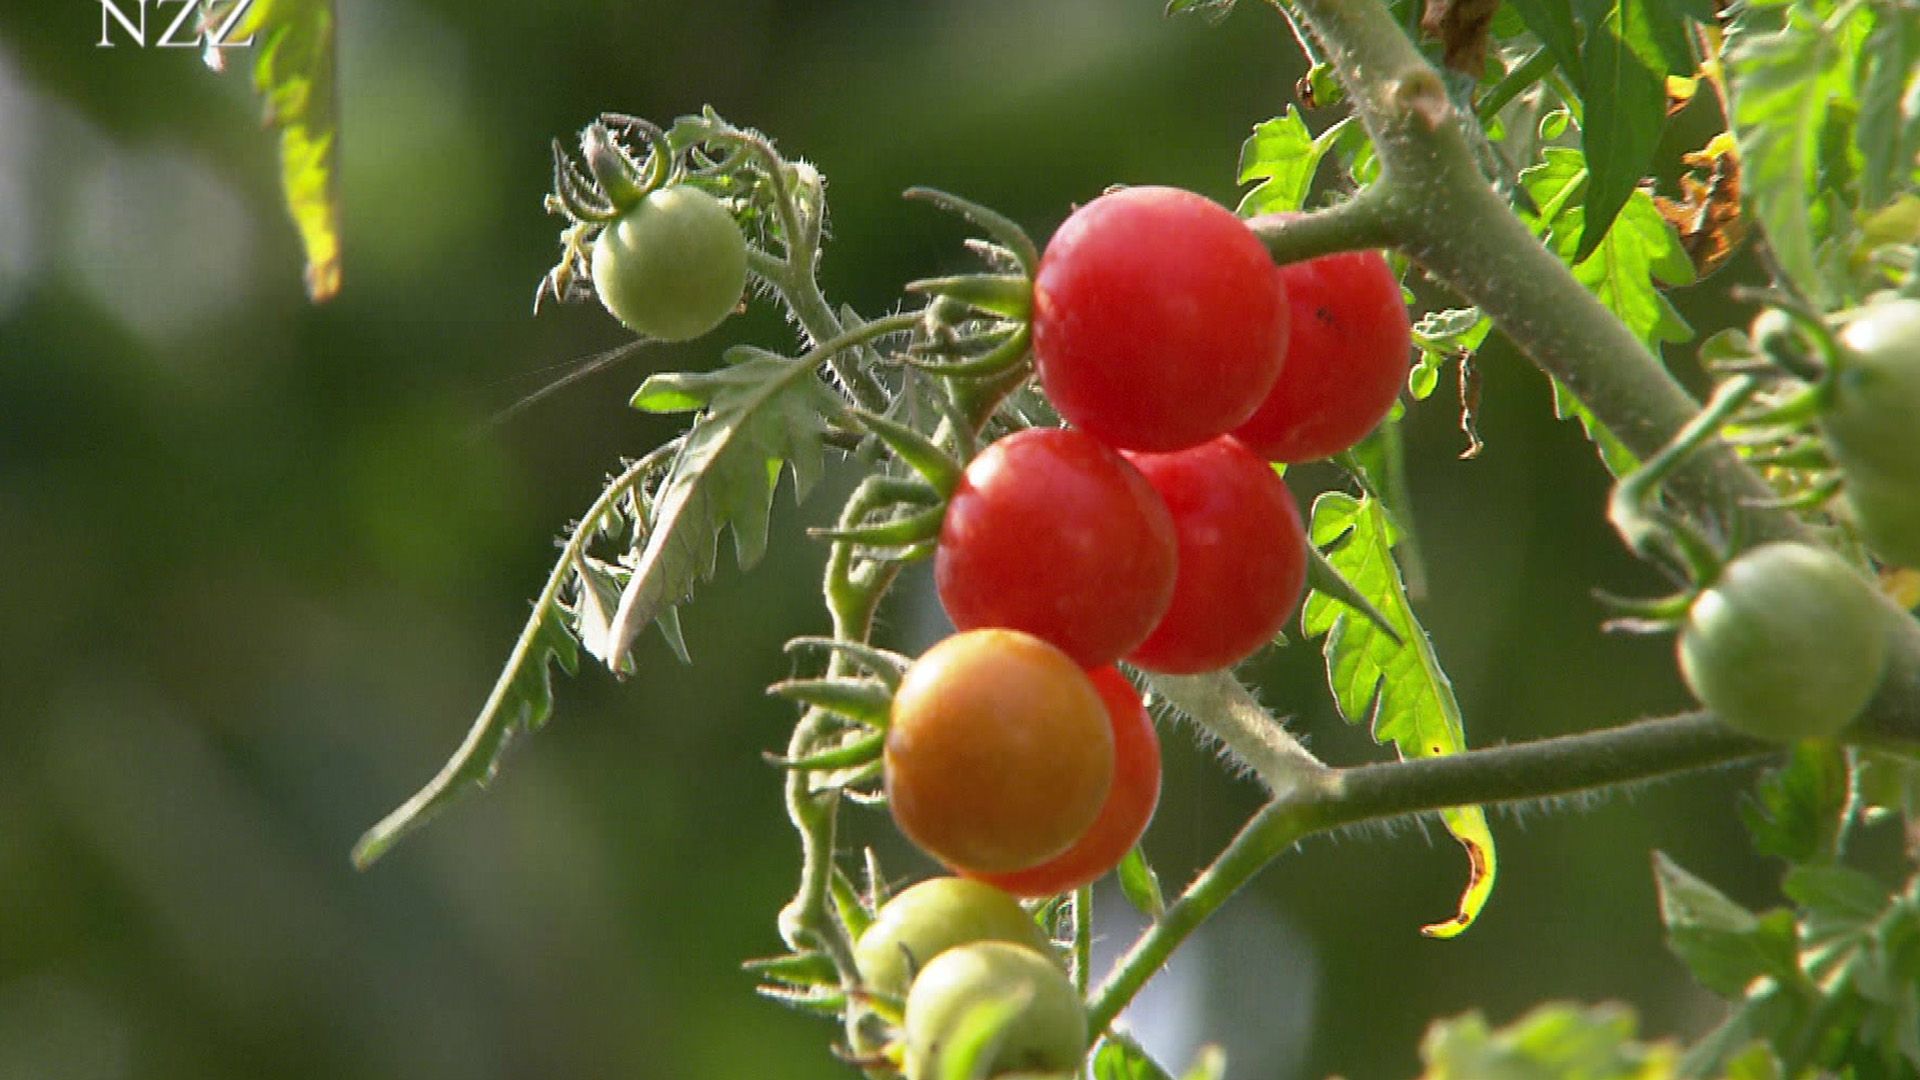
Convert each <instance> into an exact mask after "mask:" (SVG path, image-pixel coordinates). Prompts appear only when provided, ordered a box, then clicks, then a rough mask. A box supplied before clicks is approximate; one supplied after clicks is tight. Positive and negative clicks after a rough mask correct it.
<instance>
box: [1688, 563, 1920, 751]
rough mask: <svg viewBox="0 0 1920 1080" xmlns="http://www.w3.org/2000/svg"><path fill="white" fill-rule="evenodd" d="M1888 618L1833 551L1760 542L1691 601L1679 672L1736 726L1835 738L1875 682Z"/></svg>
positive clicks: (1768, 733)
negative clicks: (1760, 543) (1759, 544)
mask: <svg viewBox="0 0 1920 1080" xmlns="http://www.w3.org/2000/svg"><path fill="white" fill-rule="evenodd" d="M1888 626H1889V622H1888V619H1887V616H1886V613H1885V612H1884V611H1883V609H1882V607H1881V605H1880V603H1879V601H1878V600H1877V599H1875V597H1874V595H1873V590H1872V589H1871V588H1870V587H1869V586H1868V585H1867V583H1866V582H1865V581H1863V580H1861V578H1860V575H1859V574H1857V573H1855V572H1854V571H1853V569H1852V568H1850V567H1848V566H1847V564H1846V563H1844V562H1842V561H1841V560H1840V559H1839V557H1838V556H1835V555H1834V554H1833V553H1831V552H1829V551H1825V550H1822V549H1820V548H1815V547H1809V546H1808V545H1805V544H1786V543H1781V544H1766V545H1763V546H1761V547H1757V548H1754V549H1753V550H1751V551H1748V552H1746V553H1744V554H1743V555H1741V556H1740V557H1739V558H1738V559H1735V560H1734V561H1733V562H1732V563H1730V564H1728V565H1727V567H1726V569H1725V570H1724V571H1722V573H1721V574H1720V577H1719V579H1718V580H1716V581H1714V582H1713V583H1712V585H1710V586H1709V587H1708V588H1707V589H1706V590H1705V591H1703V592H1702V593H1701V594H1700V595H1699V597H1698V598H1696V599H1695V600H1694V601H1693V605H1692V607H1691V609H1690V610H1689V611H1688V613H1687V621H1686V625H1685V626H1684V627H1683V628H1682V629H1681V631H1680V641H1679V652H1680V670H1681V673H1682V674H1684V675H1685V676H1686V680H1687V685H1688V686H1690V687H1692V688H1693V692H1694V693H1695V694H1697V695H1699V698H1700V702H1701V704H1703V705H1705V706H1707V707H1708V708H1709V709H1712V710H1713V711H1714V712H1715V713H1717V714H1718V715H1719V716H1720V717H1721V718H1722V719H1723V720H1725V721H1726V722H1727V723H1729V724H1731V725H1733V726H1734V727H1736V728H1739V729H1740V730H1741V731H1744V732H1747V733H1748V734H1751V735H1757V736H1760V737H1761V738H1765V739H1773V740H1776V741H1780V742H1790V741H1793V740H1795V739H1807V738H1831V737H1832V736H1834V735H1837V734H1839V733H1840V732H1841V731H1842V730H1844V729H1845V728H1846V726H1847V725H1848V724H1850V723H1851V722H1852V721H1853V719H1854V718H1855V717H1856V716H1858V715H1860V710H1861V709H1862V708H1864V707H1865V706H1866V704H1867V699H1869V698H1871V697H1872V696H1873V693H1874V691H1875V690H1876V689H1878V687H1879V685H1880V677H1881V672H1882V671H1883V670H1884V668H1885V664H1886V655H1887V634H1888Z"/></svg>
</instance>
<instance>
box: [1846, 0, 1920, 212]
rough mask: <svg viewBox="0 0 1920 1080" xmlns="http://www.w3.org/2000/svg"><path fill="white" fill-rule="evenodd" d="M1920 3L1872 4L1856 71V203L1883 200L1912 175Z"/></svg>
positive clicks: (1919, 142) (1919, 117) (1919, 123)
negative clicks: (1918, 6) (1869, 29)
mask: <svg viewBox="0 0 1920 1080" xmlns="http://www.w3.org/2000/svg"><path fill="white" fill-rule="evenodd" d="M1916 72H1920V9H1916V8H1913V7H1910V6H1895V5H1892V4H1877V5H1875V6H1874V8H1873V30H1872V32H1871V33H1870V34H1868V35H1867V41H1866V45H1865V46H1864V48H1863V49H1862V51H1861V53H1860V59H1859V64H1858V69H1857V71H1856V74H1855V83H1856V90H1855V93H1856V95H1857V97H1858V100H1859V102H1860V115H1859V119H1858V122H1857V125H1856V128H1855V130H1856V132H1857V138H1858V140H1859V146H1860V151H1861V155H1862V171H1861V175H1860V205H1862V206H1865V207H1878V206H1884V205H1886V203H1887V202H1888V201H1889V200H1891V199H1892V198H1893V197H1894V195H1895V194H1897V193H1898V192H1899V190H1900V189H1901V188H1903V187H1906V186H1908V185H1910V184H1911V183H1912V182H1913V179H1914V159H1915V155H1916V154H1917V153H1920V78H1916Z"/></svg>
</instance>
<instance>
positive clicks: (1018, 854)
mask: <svg viewBox="0 0 1920 1080" xmlns="http://www.w3.org/2000/svg"><path fill="white" fill-rule="evenodd" d="M885 768H886V783H887V802H888V806H889V807H890V808H891V809H892V811H893V820H894V823H895V824H897V825H899V826H900V831H901V832H903V833H906V834H907V838H908V839H910V840H912V841H913V842H914V843H916V844H919V845H920V847H921V848H923V849H924V850H925V851H926V852H927V853H928V854H929V855H932V856H933V857H934V858H936V859H939V860H940V861H941V862H943V863H945V864H947V865H948V866H951V867H953V868H954V869H956V870H965V871H972V872H975V873H980V872H985V873H997V872H1000V871H1006V870H1018V869H1020V868H1021V867H1023V866H1032V865H1034V864H1035V863H1039V862H1044V861H1045V860H1047V859H1051V858H1053V857H1054V856H1055V855H1058V854H1060V853H1061V852H1062V851H1065V850H1066V849H1067V848H1068V846H1070V845H1071V844H1072V843H1073V842H1074V841H1075V840H1077V839H1079V838H1080V835H1081V834H1082V833H1084V832H1086V831H1087V829H1088V827H1089V826H1091V825H1092V824H1093V821H1094V819H1095V818H1096V817H1098V816H1099V814H1100V807H1101V804H1103V803H1105V802H1106V799H1107V788H1108V787H1109V786H1110V785H1111V784H1112V783H1113V731H1112V725H1111V724H1110V723H1109V722H1108V720H1107V710H1106V706H1105V705H1104V704H1102V703H1101V700H1100V695H1099V693H1098V692H1096V691H1095V690H1094V688H1093V684H1092V683H1091V682H1089V681H1088V679H1087V674H1086V672H1084V671H1082V670H1081V669H1080V666H1079V665H1078V664H1075V663H1074V662H1073V660H1072V659H1071V658H1069V657H1068V656H1067V654H1066V653H1063V652H1061V651H1060V650H1059V649H1056V648H1054V647H1053V646H1051V645H1049V644H1047V643H1046V642H1044V641H1041V640H1040V639H1039V638H1037V637H1033V636H1032V635H1030V634H1023V633H1021V632H1019V631H1018V630H969V631H967V632H965V633H960V634H955V635H953V636H952V637H950V638H948V639H946V640H945V641H942V642H941V643H940V644H938V645H935V646H934V647H933V648H931V649H928V650H927V652H926V654H925V655H924V656H922V657H920V659H918V660H916V661H914V663H913V665H912V666H911V667H909V668H908V669H907V673H906V676H905V677H904V678H902V679H901V680H900V689H899V691H898V692H896V693H895V694H894V697H893V721H892V723H891V725H890V726H889V727H888V728H887V745H886V755H885Z"/></svg>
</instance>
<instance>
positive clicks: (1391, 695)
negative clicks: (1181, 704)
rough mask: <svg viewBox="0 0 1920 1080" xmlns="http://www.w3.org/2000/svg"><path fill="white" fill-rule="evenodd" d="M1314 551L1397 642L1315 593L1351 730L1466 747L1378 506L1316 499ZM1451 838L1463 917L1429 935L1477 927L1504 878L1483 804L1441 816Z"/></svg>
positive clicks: (1421, 753) (1311, 604)
mask: <svg viewBox="0 0 1920 1080" xmlns="http://www.w3.org/2000/svg"><path fill="white" fill-rule="evenodd" d="M1309 533H1310V535H1311V538H1312V542H1313V545H1314V546H1315V547H1316V548H1320V549H1322V550H1324V551H1325V553H1326V556H1327V559H1328V561H1329V562H1330V563H1331V564H1332V565H1333V567H1334V569H1336V570H1338V571H1339V573H1340V575H1341V576H1342V577H1343V578H1345V579H1346V580H1347V581H1348V582H1349V583H1351V584H1352V585H1353V587H1354V588H1355V589H1356V590H1357V591H1358V592H1359V593H1360V595H1362V596H1364V597H1365V598H1366V599H1367V600H1368V601H1369V602H1370V603H1371V604H1372V605H1373V606H1374V607H1375V608H1376V609H1377V610H1378V611H1379V612H1380V613H1381V614H1382V615H1383V616H1384V617H1385V619H1386V620H1387V622H1388V623H1389V624H1390V625H1391V626H1392V627H1393V628H1394V630H1395V631H1396V632H1397V633H1398V634H1399V637H1400V642H1399V643H1397V644H1396V643H1395V642H1394V640H1393V639H1392V638H1390V637H1388V636H1387V635H1386V634H1385V633H1383V632H1382V631H1381V630H1380V628H1378V627H1376V626H1374V625H1373V624H1372V623H1371V622H1369V621H1367V620H1366V619H1365V618H1361V617H1358V616H1357V615H1356V613H1355V612H1354V611H1353V609H1351V608H1349V607H1348V606H1346V605H1345V604H1341V603H1339V602H1337V601H1335V600H1334V599H1332V598H1331V597H1328V596H1326V595H1324V594H1322V593H1318V592H1315V593H1311V594H1309V595H1308V597H1307V602H1306V608H1305V611H1304V613H1303V614H1302V616H1301V628H1302V630H1303V632H1304V633H1306V634H1307V635H1308V636H1310V637H1311V636H1316V635H1322V634H1324V635H1326V641H1325V642H1324V643H1323V646H1322V647H1323V650H1324V652H1325V656H1326V664H1327V683H1328V685H1329V686H1330V687H1331V688H1332V690H1333V695H1334V701H1335V703H1336V704H1337V705H1338V706H1339V708H1340V714H1341V715H1342V716H1343V717H1345V718H1346V720H1347V722H1348V723H1352V724H1358V723H1368V722H1370V723H1371V724H1372V730H1373V738H1374V740H1375V741H1376V742H1380V743H1383V744H1385V743H1390V744H1392V745H1393V747H1394V748H1395V749H1396V750H1397V751H1398V752H1399V754H1400V756H1401V757H1402V758H1425V757H1438V756H1441V755H1445V754H1457V753H1460V752H1461V751H1463V750H1465V749H1466V731H1465V727H1464V725H1463V724H1462V722H1461V718H1460V705H1459V702H1458V701H1457V700H1455V698H1454V696H1453V684H1452V683H1451V682H1450V681H1449V680H1448V679H1447V675H1446V672H1445V671H1443V670H1441V668H1440V661H1439V658H1438V657H1437V656H1435V654H1434V651H1433V643H1432V641H1430V640H1429V639H1428V638H1427V634H1426V631H1425V630H1424V629H1422V628H1421V626H1420V623H1419V620H1417V619H1416V618H1415V617H1414V614H1413V607H1412V604H1411V603H1410V602H1409V601H1408V599H1407V593H1406V587H1405V585H1404V584H1403V583H1402V581H1401V578H1400V570H1399V567H1398V566H1397V565H1396V564H1395V562H1394V558H1393V545H1394V536H1393V528H1392V525H1391V523H1390V522H1389V521H1388V519H1387V515H1386V513H1385V511H1383V510H1382V509H1381V508H1380V504H1379V503H1378V502H1377V501H1376V500H1374V499H1372V498H1366V499H1355V498H1353V497H1352V496H1349V495H1345V494H1341V493H1338V492H1329V493H1327V494H1324V495H1321V496H1320V497H1319V498H1318V499H1316V500H1314V504H1313V513H1312V521H1311V526H1310V529H1309ZM1441 819H1442V820H1443V821H1444V822H1445V823H1446V826H1447V830H1448V831H1449V832H1451V833H1452V834H1453V836H1454V838H1455V839H1457V840H1459V841H1460V844H1461V846H1462V847H1464V848H1465V849H1466V852H1467V863H1468V868H1469V870H1468V876H1467V885H1466V888H1465V889H1464V890H1463V891H1462V892H1461V896H1460V910H1459V913H1458V914H1457V915H1456V916H1455V917H1454V918H1452V919H1449V920H1447V921H1445V922H1441V923H1435V924H1433V925H1431V926H1427V927H1424V928H1423V932H1424V933H1427V934H1429V935H1432V936H1435V937H1452V936H1454V935H1456V934H1459V933H1460V932H1462V931H1464V930H1465V929H1467V927H1469V926H1471V925H1473V921H1474V919H1475V918H1477V917H1478V916H1479V914H1480V910H1481V909H1482V908H1483V907H1485V906H1486V902H1487V897H1488V896H1489V895H1490V894H1491V893H1492V891H1493V884H1494V879H1495V876H1496V874H1497V871H1498V866H1499V863H1498V859H1497V857H1496V855H1495V850H1494V843H1493V833H1492V832H1491V830H1489V829H1488V828H1487V819H1486V815H1485V814H1484V813H1483V812H1482V811H1481V809H1480V808H1479V807H1477V806H1465V807H1455V808H1453V809H1450V810H1446V811H1443V812H1442V814H1441Z"/></svg>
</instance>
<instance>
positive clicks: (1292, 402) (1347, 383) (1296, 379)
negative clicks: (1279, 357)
mask: <svg viewBox="0 0 1920 1080" xmlns="http://www.w3.org/2000/svg"><path fill="white" fill-rule="evenodd" d="M1279 274H1280V277H1281V279H1282V280H1283V281H1284V282H1285V283H1286V289H1287V302H1288V303H1289V304H1290V305H1292V308H1293V320H1292V330H1291V331H1290V332H1289V336H1288V341H1287V366H1286V368H1285V369H1284V370H1283V371H1281V373H1280V378H1279V379H1278V380H1277V381H1276V382H1275V383H1274V384H1273V392H1272V393H1270V394H1268V395H1267V399H1266V401H1264V402H1263V403H1261V405H1260V408H1259V409H1258V410H1257V411H1256V412H1255V413H1254V414H1253V418H1252V419H1250V420H1248V421H1247V422H1246V423H1244V424H1242V425H1240V427H1238V428H1236V429H1235V430H1234V433H1233V435H1234V437H1235V438H1237V439H1239V440H1240V441H1241V442H1243V443H1245V444H1247V448H1248V449H1250V450H1252V451H1253V452H1254V453H1256V454H1259V455H1260V456H1261V457H1264V458H1266V459H1267V460H1268V461H1313V460H1315V459H1317V458H1323V457H1327V456H1329V455H1332V454H1337V453H1339V452H1340V451H1342V450H1345V449H1346V448H1348V447H1350V446H1352V445H1353V444H1354V443H1357V442H1359V441H1360V440H1361V439H1364V438H1366V436H1367V433H1368V432H1371V431H1372V430H1373V429H1374V428H1375V427H1376V426H1378V425H1379V423H1380V421H1381V420H1382V419H1383V418H1384V417H1385V416H1386V415H1387V410H1388V409H1391V408H1392V407H1393V401H1394V398H1396V397H1398V396H1399V394H1400V388H1401V387H1402V386H1405V385H1406V382H1407V368H1408V367H1409V365H1410V364H1411V362H1412V355H1413V334H1412V329H1411V327H1410V326H1409V324H1408V322H1407V305H1406V302H1405V301H1404V300H1402V299H1401V297H1400V283H1399V282H1398V281H1396V280H1394V277H1393V271H1392V270H1391V269H1390V268H1388V266H1387V260H1386V259H1385V258H1384V257H1383V256H1382V255H1381V254H1380V253H1379V252H1377V251H1348V252H1342V253H1340V254H1338V255H1325V256H1322V257H1320V258H1318V259H1309V260H1307V261H1306V262H1298V263H1290V264H1288V265H1286V266H1282V267H1280V268H1279Z"/></svg>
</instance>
